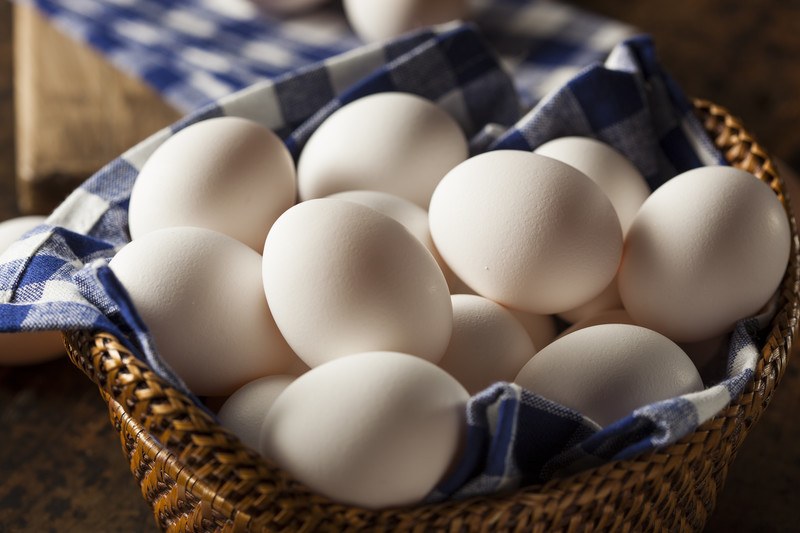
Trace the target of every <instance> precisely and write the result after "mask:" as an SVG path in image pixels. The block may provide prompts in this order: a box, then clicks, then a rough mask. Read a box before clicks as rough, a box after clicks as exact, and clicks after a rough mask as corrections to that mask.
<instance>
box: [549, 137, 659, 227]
mask: <svg viewBox="0 0 800 533" xmlns="http://www.w3.org/2000/svg"><path fill="white" fill-rule="evenodd" d="M534 153H535V154H539V155H543V156H546V157H552V158H553V159H558V160H559V161H561V162H563V163H566V164H568V165H570V166H573V167H575V168H577V169H578V170H580V171H581V172H583V173H584V174H586V175H587V176H588V177H589V178H590V179H591V180H592V181H594V182H595V183H596V184H597V185H599V186H600V189H602V190H603V192H604V193H606V196H608V199H609V200H611V205H613V206H614V210H615V211H616V213H617V216H618V217H619V222H620V225H621V226H622V233H623V235H624V234H626V233H627V232H628V228H630V226H631V223H633V217H635V216H636V212H637V211H639V208H640V207H641V206H642V204H643V203H644V201H645V200H646V199H647V197H648V196H649V195H650V186H649V185H647V181H646V180H645V179H644V176H642V174H641V172H639V170H637V168H636V167H635V166H633V164H632V163H631V162H630V161H628V159H627V158H626V157H625V156H623V155H622V154H621V153H619V152H618V151H616V150H615V149H614V148H612V147H611V146H609V145H607V144H606V143H604V142H601V141H598V140H596V139H591V138H589V137H560V138H558V139H553V140H552V141H549V142H546V143H544V144H543V145H541V146H540V147H539V148H537V149H536V150H534Z"/></svg>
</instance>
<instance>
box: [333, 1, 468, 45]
mask: <svg viewBox="0 0 800 533" xmlns="http://www.w3.org/2000/svg"><path fill="white" fill-rule="evenodd" d="M344 12H345V15H346V17H347V20H348V22H349V23H350V25H351V26H352V27H353V30H354V31H355V33H356V34H357V35H358V36H359V37H361V39H363V40H364V41H367V42H370V41H382V40H385V39H391V38H393V37H397V36H399V35H402V34H403V33H406V32H407V31H410V30H413V29H416V28H421V27H423V26H430V25H433V24H441V23H444V22H449V21H451V20H455V19H461V18H464V17H466V16H467V15H468V14H469V6H468V2H467V1H466V0H436V1H435V2H431V1H424V0H390V1H388V2H387V1H382V2H376V1H375V0H344Z"/></svg>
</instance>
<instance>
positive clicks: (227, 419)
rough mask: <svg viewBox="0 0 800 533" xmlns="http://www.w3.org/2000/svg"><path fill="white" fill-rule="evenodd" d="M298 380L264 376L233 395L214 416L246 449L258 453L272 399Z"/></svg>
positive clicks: (285, 376) (284, 376)
mask: <svg viewBox="0 0 800 533" xmlns="http://www.w3.org/2000/svg"><path fill="white" fill-rule="evenodd" d="M295 379H297V378H296V377H295V376H289V375H280V376H264V377H262V378H258V379H256V380H253V381H251V382H250V383H247V384H246V385H244V386H243V387H241V388H239V389H237V390H236V392H234V393H233V394H232V395H231V396H230V397H229V398H228V399H227V400H226V401H225V403H224V404H222V407H221V408H220V410H219V413H217V418H218V419H219V421H220V423H221V424H222V426H224V427H225V428H227V429H229V430H230V431H231V432H232V433H233V434H234V435H236V436H237V437H239V440H241V441H242V442H243V443H244V444H245V445H246V446H249V447H250V448H252V449H254V450H258V449H259V439H260V438H261V426H262V425H263V424H264V419H266V418H267V412H268V411H269V409H270V407H272V404H273V403H274V402H275V399H276V398H277V397H278V396H279V395H280V394H281V393H282V392H283V391H284V389H286V387H288V386H289V384H290V383H291V382H292V381H294V380H295Z"/></svg>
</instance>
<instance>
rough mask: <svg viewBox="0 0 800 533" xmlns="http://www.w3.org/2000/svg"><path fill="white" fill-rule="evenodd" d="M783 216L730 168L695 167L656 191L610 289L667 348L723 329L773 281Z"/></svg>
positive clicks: (755, 184) (756, 184) (756, 305)
mask: <svg viewBox="0 0 800 533" xmlns="http://www.w3.org/2000/svg"><path fill="white" fill-rule="evenodd" d="M790 241H791V233H790V230H789V221H788V219H787V217H786V212H785V211H784V209H783V206H782V205H781V203H780V201H779V200H778V198H777V196H776V195H775V193H774V192H773V191H772V189H770V187H769V186H768V185H767V184H766V183H763V182H762V181H760V180H758V179H757V178H756V177H755V176H753V175H752V174H750V173H748V172H745V171H743V170H739V169H736V168H733V167H701V168H697V169H694V170H690V171H688V172H685V173H683V174H681V175H679V176H676V177H675V178H673V179H671V180H670V181H668V182H666V183H665V184H664V185H662V186H661V187H660V188H658V189H657V190H656V191H655V192H653V194H652V195H651V196H650V197H649V198H648V199H647V201H645V203H644V204H643V205H642V207H641V209H640V210H639V213H638V214H637V215H636V218H635V219H634V221H633V224H632V225H631V228H630V230H629V232H628V235H627V238H626V241H625V254H624V257H623V259H622V264H621V265H620V271H619V290H620V296H621V297H622V302H623V304H624V305H625V309H627V311H628V313H630V315H631V317H632V318H633V319H634V320H635V321H636V323H638V324H641V325H642V326H645V327H648V328H651V329H654V330H656V331H658V332H660V333H662V334H664V335H666V336H667V337H669V338H670V339H672V340H674V341H676V342H696V341H701V340H706V339H710V338H712V337H716V336H718V335H721V334H722V333H725V332H727V331H730V330H731V329H732V328H733V326H734V324H735V323H736V321H738V320H740V319H742V318H745V317H748V316H752V315H754V314H756V313H757V312H758V310H759V309H760V308H761V307H762V306H763V305H764V304H765V303H766V302H767V300H769V298H770V297H771V296H772V294H773V293H774V292H775V290H776V289H777V288H778V286H779V285H780V282H781V279H782V278H783V274H784V272H785V271H786V264H787V261H788V259H789V249H790Z"/></svg>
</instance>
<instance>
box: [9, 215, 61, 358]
mask: <svg viewBox="0 0 800 533" xmlns="http://www.w3.org/2000/svg"><path fill="white" fill-rule="evenodd" d="M44 221H45V217H40V216H28V217H18V218H12V219H10V220H4V221H2V222H0V255H3V253H4V252H5V251H6V250H7V249H8V248H9V247H10V246H11V245H12V244H13V243H15V242H16V241H17V240H19V239H20V237H22V236H23V235H24V234H25V233H27V232H29V231H30V230H32V229H33V228H35V227H36V226H38V225H40V224H42V223H44ZM63 355H64V341H63V340H62V338H61V333H59V332H58V331H25V332H15V333H0V365H32V364H35V363H42V362H44V361H49V360H51V359H57V358H58V357H61V356H63Z"/></svg>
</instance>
